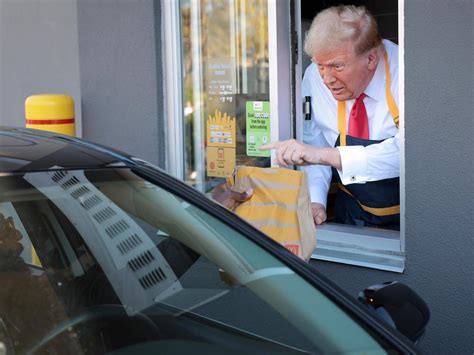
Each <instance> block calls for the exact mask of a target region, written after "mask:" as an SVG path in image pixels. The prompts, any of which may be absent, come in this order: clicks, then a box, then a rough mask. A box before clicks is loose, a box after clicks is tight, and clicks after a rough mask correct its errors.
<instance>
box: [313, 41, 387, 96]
mask: <svg viewBox="0 0 474 355" xmlns="http://www.w3.org/2000/svg"><path fill="white" fill-rule="evenodd" d="M313 62H314V63H315V64H316V65H317V66H318V70H319V74H320V75H321V78H322V79H323V82H324V84H325V85H326V86H327V87H328V89H329V90H330V91H331V94H332V95H333V96H334V98H335V99H336V100H338V101H345V100H351V99H356V98H357V97H358V96H359V95H360V94H361V93H363V92H364V90H365V89H366V88H367V86H368V85H369V82H370V80H371V79H372V77H373V76H374V72H375V69H376V68H377V63H378V58H377V52H376V50H371V51H369V52H367V53H364V54H360V55H358V54H356V52H355V50H354V46H353V45H352V43H349V42H348V43H344V44H342V45H341V46H340V47H338V48H336V49H334V50H329V51H326V52H321V53H317V54H315V55H314V56H313Z"/></svg>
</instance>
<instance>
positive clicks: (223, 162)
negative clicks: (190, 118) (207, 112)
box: [206, 109, 236, 177]
mask: <svg viewBox="0 0 474 355" xmlns="http://www.w3.org/2000/svg"><path fill="white" fill-rule="evenodd" d="M206 142H207V147H206V155H207V176H216V177H226V176H228V175H231V174H232V172H233V171H234V168H235V147H236V142H235V117H230V116H228V115H227V113H225V112H224V114H223V115H222V113H221V111H219V110H217V109H216V111H215V113H214V116H209V118H208V119H207V141H206Z"/></svg>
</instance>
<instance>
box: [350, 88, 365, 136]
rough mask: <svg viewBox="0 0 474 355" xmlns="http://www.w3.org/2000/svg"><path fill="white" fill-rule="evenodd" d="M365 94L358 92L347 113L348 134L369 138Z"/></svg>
mask: <svg viewBox="0 0 474 355" xmlns="http://www.w3.org/2000/svg"><path fill="white" fill-rule="evenodd" d="M366 96H367V95H366V94H364V93H362V94H360V96H359V97H358V98H357V99H356V100H355V102H354V105H353V106H352V109H351V113H350V115H349V135H350V136H352V137H355V138H362V139H369V119H368V118H367V111H366V110H365V105H364V97H366Z"/></svg>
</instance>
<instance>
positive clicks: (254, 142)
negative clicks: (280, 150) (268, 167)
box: [245, 101, 270, 157]
mask: <svg viewBox="0 0 474 355" xmlns="http://www.w3.org/2000/svg"><path fill="white" fill-rule="evenodd" d="M245 112H246V118H247V137H246V138H247V155H248V156H250V157H269V156H270V151H269V150H266V151H261V150H259V149H258V147H260V146H261V145H262V144H268V143H270V102H268V101H247V103H246V107H245Z"/></svg>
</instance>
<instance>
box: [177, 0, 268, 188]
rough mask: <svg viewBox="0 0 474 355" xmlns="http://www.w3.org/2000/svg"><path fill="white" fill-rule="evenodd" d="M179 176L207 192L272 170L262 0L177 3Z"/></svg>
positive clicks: (264, 3)
mask: <svg viewBox="0 0 474 355" xmlns="http://www.w3.org/2000/svg"><path fill="white" fill-rule="evenodd" d="M179 11H180V20H181V29H180V30H181V55H182V80H183V82H182V96H183V101H182V102H183V128H184V137H183V139H184V178H185V180H186V181H187V182H188V183H189V184H191V185H193V186H195V187H196V188H198V189H199V190H201V191H204V192H207V191H209V190H210V189H212V188H213V187H214V186H215V185H216V184H218V183H220V182H221V181H222V178H224V177H225V176H227V175H229V174H230V173H232V170H233V168H234V166H235V165H253V166H269V165H270V159H269V153H268V152H260V151H259V150H258V146H259V145H261V144H263V143H266V142H267V141H268V140H269V137H270V122H269V121H270V115H269V110H270V109H269V55H268V52H269V50H268V9H267V0H180V2H179Z"/></svg>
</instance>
